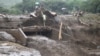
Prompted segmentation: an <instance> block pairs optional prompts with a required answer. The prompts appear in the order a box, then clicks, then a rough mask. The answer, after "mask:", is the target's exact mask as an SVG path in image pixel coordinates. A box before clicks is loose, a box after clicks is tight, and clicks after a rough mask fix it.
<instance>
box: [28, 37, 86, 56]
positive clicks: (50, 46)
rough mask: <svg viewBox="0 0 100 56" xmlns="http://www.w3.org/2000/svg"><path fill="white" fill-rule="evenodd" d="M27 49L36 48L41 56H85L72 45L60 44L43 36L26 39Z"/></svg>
mask: <svg viewBox="0 0 100 56" xmlns="http://www.w3.org/2000/svg"><path fill="white" fill-rule="evenodd" d="M27 42H28V43H27V45H28V47H31V48H36V49H37V50H39V51H40V52H41V55H42V56H87V54H85V53H84V52H82V50H81V49H80V48H78V47H77V46H75V45H73V44H72V43H67V42H66V44H64V43H60V42H57V41H55V40H51V39H48V38H47V37H43V36H32V37H29V38H28V41H27Z"/></svg>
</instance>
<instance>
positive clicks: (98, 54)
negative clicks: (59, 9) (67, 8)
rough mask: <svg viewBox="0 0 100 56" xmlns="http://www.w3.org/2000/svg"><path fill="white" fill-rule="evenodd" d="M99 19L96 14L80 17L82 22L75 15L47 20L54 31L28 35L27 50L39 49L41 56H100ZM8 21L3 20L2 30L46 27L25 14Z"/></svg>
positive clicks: (41, 22)
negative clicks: (60, 27) (60, 35)
mask: <svg viewBox="0 0 100 56" xmlns="http://www.w3.org/2000/svg"><path fill="white" fill-rule="evenodd" d="M99 17H100V16H99V15H95V14H86V15H84V16H83V17H80V22H79V21H78V20H77V17H75V16H72V15H57V16H56V17H55V18H48V19H47V21H46V26H48V27H49V28H50V29H52V31H51V32H47V31H45V32H39V33H37V34H34V33H33V34H32V33H31V34H27V37H28V38H27V43H26V45H25V47H27V48H32V49H36V50H38V51H39V53H40V54H41V56H100V24H99V22H100V18H99ZM9 18H10V19H9V21H5V19H4V18H2V17H1V18H0V28H1V29H0V30H1V31H2V30H3V29H17V28H18V27H29V26H36V25H38V26H43V21H42V20H41V18H30V17H29V16H25V15H24V16H23V15H22V16H16V15H13V16H9ZM60 22H62V23H63V28H62V40H58V34H59V26H60ZM15 44H18V43H15ZM17 47H18V46H17ZM34 55H35V54H34ZM8 56H9V55H8Z"/></svg>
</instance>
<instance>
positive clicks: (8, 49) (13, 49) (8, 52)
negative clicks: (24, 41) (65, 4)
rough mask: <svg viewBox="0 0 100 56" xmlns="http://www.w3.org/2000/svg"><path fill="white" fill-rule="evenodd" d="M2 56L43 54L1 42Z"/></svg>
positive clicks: (0, 50)
mask: <svg viewBox="0 0 100 56" xmlns="http://www.w3.org/2000/svg"><path fill="white" fill-rule="evenodd" d="M0 56H41V54H40V52H39V51H37V50H35V49H31V48H27V47H24V46H21V45H19V44H16V43H11V42H1V41H0Z"/></svg>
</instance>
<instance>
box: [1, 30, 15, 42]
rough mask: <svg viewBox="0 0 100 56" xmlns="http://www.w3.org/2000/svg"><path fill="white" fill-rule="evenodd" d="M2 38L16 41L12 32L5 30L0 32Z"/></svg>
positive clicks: (2, 39)
mask: <svg viewBox="0 0 100 56" xmlns="http://www.w3.org/2000/svg"><path fill="white" fill-rule="evenodd" d="M0 40H1V41H11V42H15V41H16V40H15V38H14V37H13V36H12V35H11V34H9V33H7V32H4V31H1V32H0Z"/></svg>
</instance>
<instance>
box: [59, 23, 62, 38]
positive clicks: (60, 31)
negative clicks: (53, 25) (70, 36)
mask: <svg viewBox="0 0 100 56" xmlns="http://www.w3.org/2000/svg"><path fill="white" fill-rule="evenodd" d="M61 33H62V22H61V23H60V29H59V40H61V39H62V35H61Z"/></svg>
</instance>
